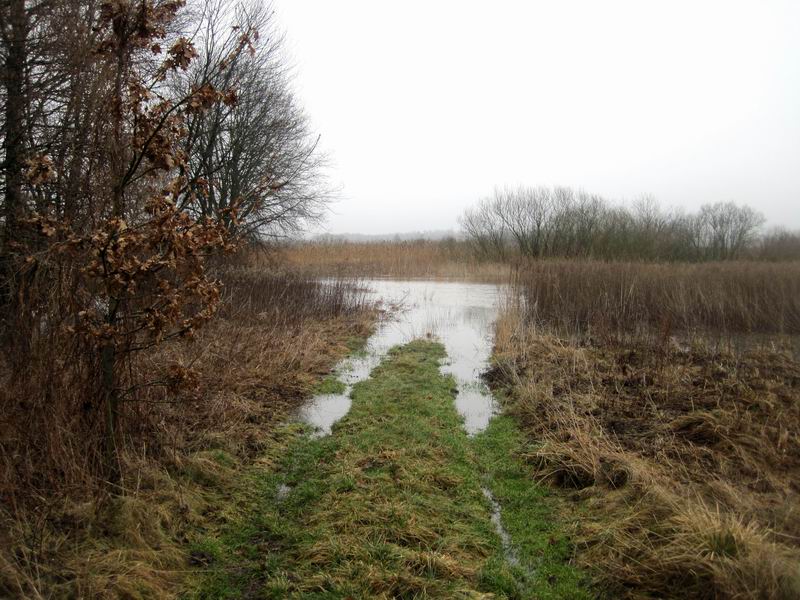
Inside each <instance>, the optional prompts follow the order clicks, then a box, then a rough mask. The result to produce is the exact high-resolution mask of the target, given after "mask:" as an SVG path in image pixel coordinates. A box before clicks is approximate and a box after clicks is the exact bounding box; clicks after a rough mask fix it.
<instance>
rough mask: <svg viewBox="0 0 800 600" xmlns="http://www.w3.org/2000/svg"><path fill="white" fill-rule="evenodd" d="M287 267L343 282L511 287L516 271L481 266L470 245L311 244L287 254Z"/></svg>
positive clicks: (419, 242)
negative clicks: (438, 282)
mask: <svg viewBox="0 0 800 600" xmlns="http://www.w3.org/2000/svg"><path fill="white" fill-rule="evenodd" d="M283 253H284V256H285V259H286V261H287V263H288V264H289V265H290V266H292V267H295V268H297V269H298V270H301V271H302V272H304V273H309V274H314V275H321V276H340V277H399V278H412V279H414V278H421V279H438V278H444V279H470V280H478V281H507V280H508V277H509V274H510V272H511V267H510V266H509V265H507V264H503V263H500V262H497V261H494V262H493V261H483V260H476V259H475V257H474V255H473V253H472V251H471V249H470V247H469V246H468V245H467V244H466V242H462V241H458V240H455V239H451V240H442V241H426V240H416V241H398V242H363V243H359V242H306V243H297V244H292V245H290V246H287V247H285V248H284V250H283Z"/></svg>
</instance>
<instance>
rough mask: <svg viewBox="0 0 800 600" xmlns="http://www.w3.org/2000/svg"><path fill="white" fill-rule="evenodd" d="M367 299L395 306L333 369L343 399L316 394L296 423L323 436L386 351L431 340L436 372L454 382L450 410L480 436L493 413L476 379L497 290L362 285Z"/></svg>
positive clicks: (485, 354) (487, 348)
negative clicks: (439, 359) (443, 358)
mask: <svg viewBox="0 0 800 600" xmlns="http://www.w3.org/2000/svg"><path fill="white" fill-rule="evenodd" d="M365 285H366V286H367V287H369V289H370V290H371V291H370V294H371V295H372V296H373V298H375V299H380V300H381V301H382V302H383V303H384V304H385V305H393V304H401V305H402V308H401V309H400V310H399V311H397V312H396V313H394V314H393V317H392V318H391V319H389V320H387V321H385V322H382V323H381V324H380V325H379V327H378V329H377V331H376V332H375V334H374V335H373V336H372V337H371V338H370V339H369V341H368V342H367V345H366V348H365V351H364V352H363V353H362V354H360V355H359V356H355V357H350V358H348V359H346V360H344V361H343V362H342V363H341V364H340V365H339V366H338V368H337V373H338V377H339V379H340V380H341V381H342V382H343V383H345V385H346V386H347V389H346V390H345V392H344V393H343V394H322V395H319V396H315V397H314V398H312V399H311V400H310V401H309V402H308V403H307V404H306V405H304V406H303V407H302V408H301V410H300V415H299V417H300V419H301V420H302V421H304V422H306V423H308V424H310V425H313V426H314V428H315V432H316V434H317V435H326V434H329V433H330V432H331V427H332V426H333V424H334V423H336V421H338V420H339V419H341V418H342V417H343V416H344V415H346V414H347V412H348V411H349V410H350V391H351V390H352V386H353V384H354V383H357V382H359V381H362V380H364V379H366V378H367V377H369V374H370V372H371V371H372V369H373V368H375V367H376V366H377V365H378V364H379V363H380V361H381V359H382V358H383V357H384V356H385V355H386V353H387V352H388V351H389V349H390V348H391V347H392V346H396V345H398V344H404V343H406V342H409V341H411V340H413V339H416V338H420V337H426V336H435V337H436V338H437V339H438V340H439V341H441V342H442V343H443V344H444V346H445V348H446V350H447V354H448V360H447V363H446V364H445V365H443V366H442V372H444V373H448V374H451V375H453V377H454V378H455V380H456V382H457V383H458V396H457V398H456V402H455V403H456V408H457V409H458V412H459V413H460V414H461V415H462V416H463V418H464V428H465V429H466V431H467V433H469V434H474V433H477V432H479V431H482V430H483V429H484V428H485V427H486V425H487V424H488V423H489V419H491V417H492V415H493V414H494V413H495V408H496V407H495V403H494V400H493V399H492V396H491V393H490V392H489V390H488V388H487V387H486V385H485V384H484V383H483V381H481V379H480V374H481V373H482V372H483V371H484V370H485V368H486V366H487V361H488V359H489V356H490V354H491V327H492V323H493V322H494V320H495V318H496V316H497V311H498V304H499V300H500V294H501V288H500V287H499V286H497V285H491V284H480V283H463V282H444V281H390V280H369V281H367V282H365Z"/></svg>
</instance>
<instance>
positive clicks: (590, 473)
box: [492, 262, 800, 599]
mask: <svg viewBox="0 0 800 600" xmlns="http://www.w3.org/2000/svg"><path fill="white" fill-rule="evenodd" d="M772 267H773V266H765V265H758V266H756V265H752V264H731V265H726V266H724V267H723V266H721V265H706V266H702V267H687V266H662V265H625V264H606V265H602V264H593V263H567V262H559V263H543V264H536V265H532V266H531V269H530V270H529V271H528V272H527V273H526V274H524V275H521V276H520V282H519V288H518V289H519V290H520V292H521V294H522V296H523V300H522V302H521V304H518V305H516V306H513V307H509V309H508V310H507V311H506V312H505V314H504V316H503V318H502V319H501V320H500V322H499V324H498V327H497V337H496V365H495V369H494V371H493V373H492V376H493V379H494V384H495V385H496V386H497V387H498V388H501V389H503V390H504V393H505V397H506V401H507V408H508V410H509V411H510V412H511V413H512V414H514V415H515V416H516V417H517V418H518V419H519V421H520V422H521V423H522V424H523V426H524V428H525V430H526V431H527V432H528V433H529V435H530V436H531V438H532V439H533V440H535V441H536V443H537V446H536V451H535V452H534V453H533V454H532V455H531V456H529V457H528V459H529V461H530V462H531V463H532V464H534V465H536V467H537V470H538V472H539V473H540V476H541V478H542V479H543V480H547V481H549V482H550V483H551V484H553V485H554V486H555V487H558V488H561V489H563V490H565V491H566V494H567V496H568V497H570V498H571V499H572V500H573V501H574V505H573V506H574V508H575V510H576V513H575V520H576V526H575V539H576V544H577V553H578V560H579V562H580V563H581V564H583V565H585V566H586V568H587V569H589V570H590V571H591V572H592V573H593V574H594V575H595V577H596V579H597V580H598V582H599V583H600V584H601V586H602V587H603V588H605V589H606V590H607V591H608V593H609V595H610V596H612V597H623V596H624V597H653V596H655V597H665V596H667V597H672V596H673V595H675V593H676V591H677V590H680V594H681V595H682V596H685V597H691V598H777V599H789V598H797V597H798V595H800V512H798V508H799V507H800V486H798V481H800V436H798V431H800V361H798V359H797V354H796V352H795V351H793V349H792V347H791V342H792V338H791V337H788V336H780V335H778V334H782V333H784V334H797V333H798V324H800V321H798V320H797V315H798V312H797V309H798V304H797V302H798V300H797V298H798V294H797V286H798V276H797V265H796V264H793V265H791V264H787V265H782V266H780V267H777V268H772ZM689 333H693V334H694V335H691V336H688V335H684V334H689ZM701 333H702V334H703V335H700V334H701ZM742 333H759V334H762V335H761V336H760V337H758V338H757V341H756V340H755V339H751V340H750V343H748V344H744V345H737V344H731V343H725V344H720V343H719V341H720V340H721V339H725V340H727V342H730V341H733V340H735V337H734V334H742ZM710 334H713V335H712V336H711V339H709V337H708V336H709V335H710Z"/></svg>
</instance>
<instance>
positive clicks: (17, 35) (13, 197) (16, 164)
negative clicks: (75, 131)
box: [0, 0, 28, 336]
mask: <svg viewBox="0 0 800 600" xmlns="http://www.w3.org/2000/svg"><path fill="white" fill-rule="evenodd" d="M8 14H9V24H10V31H9V32H8V36H9V37H8V38H7V49H6V61H5V65H4V67H5V68H4V73H3V85H4V87H5V91H6V111H5V112H6V114H5V131H4V132H3V134H4V138H5V162H4V164H3V171H4V178H5V187H6V189H5V197H4V198H3V218H4V220H5V224H4V227H3V231H2V240H0V278H1V279H0V284H1V285H2V297H1V298H0V303H1V305H0V310H1V311H2V317H3V321H4V323H3V324H4V328H3V329H4V332H5V335H6V336H8V335H9V334H11V335H13V330H14V328H15V325H16V316H17V314H18V309H19V307H18V306H17V301H16V300H17V283H18V282H17V281H16V279H17V278H16V271H17V265H16V264H15V263H16V261H15V260H14V257H15V255H17V254H18V253H19V249H18V248H17V247H16V244H17V243H19V242H20V241H21V239H20V238H21V236H20V231H19V223H20V216H21V214H20V213H21V212H22V210H23V208H24V203H23V197H22V166H23V160H24V152H25V148H24V145H25V123H24V115H25V102H26V98H25V63H26V46H27V38H28V14H27V12H26V11H25V0H10V4H9V13H8Z"/></svg>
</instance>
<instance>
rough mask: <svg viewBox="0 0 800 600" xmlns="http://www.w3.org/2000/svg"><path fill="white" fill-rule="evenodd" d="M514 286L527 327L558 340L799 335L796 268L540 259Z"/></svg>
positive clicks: (519, 274) (799, 297) (527, 267)
mask: <svg viewBox="0 0 800 600" xmlns="http://www.w3.org/2000/svg"><path fill="white" fill-rule="evenodd" d="M514 284H515V287H516V290H517V291H518V292H519V294H520V295H521V297H522V298H523V299H524V311H523V316H524V318H525V319H526V320H527V321H528V323H530V324H532V325H535V326H539V327H541V328H543V329H544V330H548V331H553V332H556V333H558V334H560V335H577V336H589V337H591V336H595V337H603V338H606V339H608V338H612V339H616V340H623V339H624V340H632V341H635V340H637V339H641V338H647V339H648V340H650V341H655V342H659V341H661V342H666V341H668V340H669V338H670V337H671V336H674V335H677V336H681V337H683V338H684V339H685V338H702V339H704V340H706V341H709V340H719V339H724V338H728V339H735V338H736V337H737V336H743V335H751V334H766V335H781V334H783V335H798V334H800V262H797V261H795V262H783V263H767V262H747V261H730V262H717V263H701V264H681V263H643V262H603V261H590V260H542V261H530V262H528V263H525V264H524V265H523V266H522V267H521V268H520V269H519V271H518V272H517V273H516V279H515V282H514Z"/></svg>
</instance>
